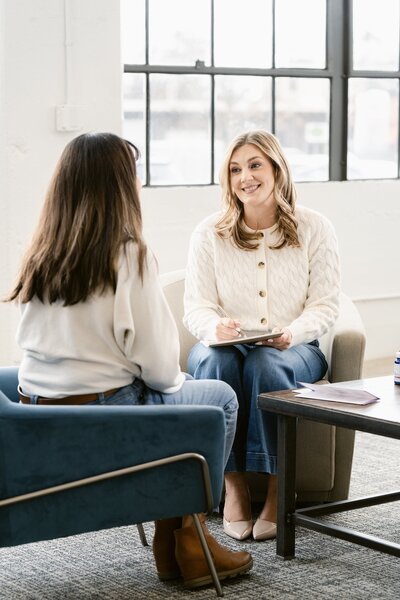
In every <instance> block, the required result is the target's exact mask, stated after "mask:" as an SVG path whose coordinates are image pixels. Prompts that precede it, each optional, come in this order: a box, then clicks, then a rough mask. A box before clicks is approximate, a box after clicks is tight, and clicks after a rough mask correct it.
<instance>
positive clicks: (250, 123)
mask: <svg viewBox="0 0 400 600" xmlns="http://www.w3.org/2000/svg"><path fill="white" fill-rule="evenodd" d="M250 129H267V130H270V129H271V78H270V77H235V76H230V75H219V76H216V77H215V148H214V153H215V181H218V174H219V170H220V168H221V163H222V160H223V157H224V155H225V152H226V150H227V147H228V145H229V143H230V142H231V141H232V139H233V138H234V137H235V136H237V135H239V134H240V133H243V132H245V131H249V130H250Z"/></svg>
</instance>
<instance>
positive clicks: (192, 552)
mask: <svg viewBox="0 0 400 600" xmlns="http://www.w3.org/2000/svg"><path fill="white" fill-rule="evenodd" d="M199 517H200V515H199ZM204 521H205V519H204V517H203V518H201V526H202V528H203V531H204V535H205V538H206V540H207V544H208V547H209V549H210V552H211V556H212V558H213V560H214V564H215V568H216V570H217V573H218V577H219V579H220V580H222V579H226V578H228V577H236V575H240V574H241V573H246V572H247V571H249V570H250V569H251V568H252V566H253V559H252V558H251V555H250V554H249V553H248V552H232V551H231V550H229V549H228V548H225V547H224V546H221V545H220V544H219V543H218V542H217V540H216V539H214V538H213V537H212V535H211V533H210V532H209V531H208V529H207V527H206V524H205V522H204ZM175 540H176V546H175V556H176V560H177V563H178V565H179V568H180V571H181V574H182V576H183V582H184V585H185V586H186V587H189V588H194V587H200V586H203V585H209V584H210V583H212V582H213V581H212V577H211V574H210V570H209V568H208V564H207V561H206V558H205V556H204V552H203V548H202V546H201V543H200V540H199V536H198V535H197V531H196V528H195V525H194V523H193V522H192V524H191V525H190V526H188V527H182V528H181V529H177V530H176V531H175Z"/></svg>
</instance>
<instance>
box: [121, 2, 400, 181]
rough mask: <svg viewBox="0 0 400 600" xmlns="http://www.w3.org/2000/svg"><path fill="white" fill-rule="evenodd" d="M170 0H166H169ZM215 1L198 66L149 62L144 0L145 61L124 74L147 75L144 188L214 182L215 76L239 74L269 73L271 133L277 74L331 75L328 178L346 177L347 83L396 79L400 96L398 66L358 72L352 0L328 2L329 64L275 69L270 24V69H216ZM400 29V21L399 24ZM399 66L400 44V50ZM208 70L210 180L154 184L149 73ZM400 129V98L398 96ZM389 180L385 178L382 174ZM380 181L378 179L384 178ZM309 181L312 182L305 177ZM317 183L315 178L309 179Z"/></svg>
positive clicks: (126, 66)
mask: <svg viewBox="0 0 400 600" xmlns="http://www.w3.org/2000/svg"><path fill="white" fill-rule="evenodd" d="M166 1H168V0H166ZM275 1H276V0H272V11H273V14H272V18H273V20H274V21H275ZM209 2H210V4H211V65H210V66H205V65H204V63H203V62H202V61H197V63H196V64H195V65H194V66H177V65H154V64H149V0H145V45H146V47H145V64H124V73H140V74H144V75H145V105H146V108H145V121H146V123H145V130H146V161H145V173H146V186H147V187H179V186H182V185H184V186H185V187H187V186H190V185H195V186H196V187H197V186H205V185H207V186H208V185H215V182H214V173H215V164H214V163H215V157H214V141H215V104H214V99H215V75H239V76H249V75H250V76H258V77H271V80H272V107H271V111H272V114H271V132H272V133H275V112H276V109H275V106H276V97H275V80H276V79H277V78H279V77H296V78H298V77H306V78H317V79H322V78H323V79H328V80H329V81H330V110H329V179H328V181H347V144H348V139H347V138H348V85H349V80H350V79H351V78H382V79H397V80H398V82H399V95H400V69H399V70H397V71H374V70H354V69H353V61H352V47H353V37H352V15H353V0H326V67H325V68H324V69H315V68H307V69H306V68H276V67H275V27H273V28H272V36H273V37H272V61H273V63H272V67H271V68H268V69H260V68H232V67H216V66H215V65H214V34H215V31H214V0H209ZM399 29H400V24H399ZM399 64H400V48H399ZM154 73H157V74H172V75H180V74H182V75H188V74H195V75H199V74H204V75H208V76H211V99H210V113H211V135H210V146H211V147H210V152H211V170H210V182H209V183H205V184H187V183H185V184H162V185H159V184H157V185H152V183H151V170H150V163H151V148H150V119H151V114H150V75H151V74H154ZM398 104H399V119H398V128H399V129H400V98H399V103H398ZM398 139H399V141H398V153H397V162H398V169H397V177H396V178H390V179H398V178H399V177H400V135H398ZM382 179H387V178H382ZM382 179H374V181H381V180H382ZM352 181H354V180H352ZM307 183H308V181H307ZM310 183H315V181H314V180H313V181H310Z"/></svg>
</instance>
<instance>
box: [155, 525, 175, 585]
mask: <svg viewBox="0 0 400 600" xmlns="http://www.w3.org/2000/svg"><path fill="white" fill-rule="evenodd" d="M154 524H155V531H154V538H153V554H154V558H155V561H156V568H157V574H158V577H159V578H160V579H161V580H162V581H165V580H167V579H178V578H179V577H180V576H181V572H180V570H179V565H178V563H177V562H176V558H175V537H174V531H175V529H179V528H180V527H182V518H181V517H176V518H173V519H162V520H160V521H155V523H154Z"/></svg>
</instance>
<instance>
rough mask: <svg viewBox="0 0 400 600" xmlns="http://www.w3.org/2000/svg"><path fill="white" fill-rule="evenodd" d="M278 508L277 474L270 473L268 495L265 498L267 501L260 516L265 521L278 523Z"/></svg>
mask: <svg viewBox="0 0 400 600" xmlns="http://www.w3.org/2000/svg"><path fill="white" fill-rule="evenodd" d="M277 509H278V500H277V476H276V475H270V476H269V479H268V491H267V497H266V499H265V503H264V506H263V508H262V510H261V513H260V515H259V518H260V519H263V520H265V521H271V522H272V523H276V519H277Z"/></svg>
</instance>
